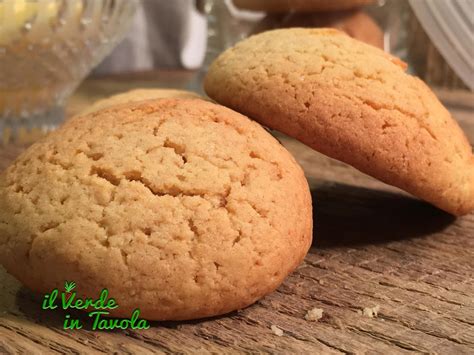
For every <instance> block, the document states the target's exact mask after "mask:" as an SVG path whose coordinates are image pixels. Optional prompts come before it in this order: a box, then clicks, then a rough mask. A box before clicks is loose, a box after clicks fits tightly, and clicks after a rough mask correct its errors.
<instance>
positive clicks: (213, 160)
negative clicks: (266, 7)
mask: <svg viewBox="0 0 474 355" xmlns="http://www.w3.org/2000/svg"><path fill="white" fill-rule="evenodd" d="M205 89H206V91H207V93H208V94H209V96H210V97H211V98H212V99H214V100H216V101H217V102H219V103H220V104H222V105H224V106H221V105H219V104H215V103H211V102H208V101H206V100H203V99H201V98H196V97H195V95H193V94H190V93H186V92H169V91H138V92H137V91H135V92H132V93H128V94H125V95H121V96H118V97H114V98H111V99H109V100H106V101H102V102H99V103H98V104H97V105H95V106H94V107H92V108H90V109H89V110H88V113H84V114H82V115H80V116H78V117H74V118H72V119H71V120H69V121H68V122H67V123H66V124H64V125H63V126H62V127H61V128H59V129H58V130H57V131H55V132H53V133H52V134H50V135H49V136H48V137H46V138H45V139H43V140H42V141H40V142H38V143H36V144H35V145H33V146H32V147H31V148H29V149H28V150H27V151H26V152H24V153H23V154H22V155H21V156H20V157H19V158H18V159H17V160H16V161H15V162H14V163H13V164H12V165H11V166H10V167H9V168H8V169H7V170H6V171H5V172H4V173H3V174H2V175H0V246H1V248H0V262H1V263H2V264H3V266H4V267H5V268H6V269H7V270H8V272H10V273H11V274H13V275H14V276H16V277H17V278H18V279H19V280H21V281H22V282H23V283H24V284H25V285H26V286H28V287H30V288H31V289H33V290H36V291H39V292H50V291H51V290H52V289H54V288H56V287H61V285H63V284H64V281H65V280H74V281H75V282H76V284H77V285H78V288H77V292H78V294H79V295H81V296H84V297H94V296H96V295H97V294H99V293H100V290H102V289H103V288H107V289H108V290H109V293H110V294H111V295H113V296H114V298H115V299H116V301H117V303H118V304H119V308H116V309H114V310H113V312H112V313H111V315H113V316H123V317H128V316H130V314H131V313H132V311H133V310H134V309H135V308H140V310H141V316H142V317H144V318H147V319H150V320H181V319H193V318H201V317H209V316H215V315H219V314H224V313H227V312H230V311H233V310H236V309H240V308H243V307H246V306H248V305H250V304H252V303H253V302H255V301H256V300H257V299H259V298H261V297H263V296H264V295H266V294H268V293H269V292H271V291H273V290H274V289H275V288H276V287H278V286H279V285H280V284H281V282H282V281H283V280H284V278H285V277H286V276H287V275H288V274H289V273H290V272H291V271H292V270H294V269H295V268H296V267H297V265H298V264H299V263H300V262H301V261H302V260H303V258H304V256H305V254H306V252H307V251H308V249H309V247H310V245H311V239H312V229H313V222H312V203H311V195H310V192H309V188H308V183H307V181H306V179H305V177H304V173H303V171H302V169H301V168H300V166H299V165H298V164H297V162H296V161H295V159H294V158H293V157H292V156H291V154H290V153H289V152H288V151H287V150H286V149H285V148H284V147H283V146H281V145H280V144H279V143H278V142H277V141H276V140H275V139H274V138H273V137H272V136H271V135H270V134H269V133H268V132H267V131H266V130H265V129H263V128H262V127H261V126H260V125H259V124H257V123H256V122H254V121H252V120H251V119H249V118H248V117H246V116H244V115H248V116H249V117H251V118H252V119H254V120H256V121H258V122H260V123H261V124H263V125H265V126H268V127H270V128H273V129H277V130H279V131H281V132H284V133H286V134H288V135H290V136H292V137H294V138H296V139H299V140H301V141H302V142H304V143H306V144H307V145H308V146H310V147H311V148H314V149H315V150H317V151H319V152H321V153H323V154H326V155H328V156H330V157H333V158H335V159H339V160H341V161H343V162H346V163H348V164H350V165H353V166H354V167H356V168H358V169H359V170H361V171H363V172H365V173H367V174H370V175H372V176H374V177H376V178H378V179H380V180H382V181H384V182H386V183H389V184H392V185H395V186H398V187H400V188H402V189H404V190H406V191H408V192H410V193H412V194H414V195H416V196H418V197H420V198H422V199H424V200H426V201H428V202H430V203H432V204H434V205H436V206H438V207H440V208H442V209H444V210H445V211H447V212H449V213H452V214H455V215H463V214H467V213H469V212H471V211H472V210H473V209H474V157H473V155H472V149H471V146H470V145H469V143H468V141H467V139H466V137H465V136H464V134H463V132H462V131H461V129H460V128H459V126H458V125H457V123H456V122H455V121H454V120H453V119H452V118H451V116H450V114H449V112H448V111H447V110H446V109H445V108H444V107H443V105H442V104H441V103H440V102H439V101H438V100H437V98H436V97H435V95H434V94H433V93H432V92H431V91H430V89H429V88H428V87H427V86H426V85H424V84H423V83H422V82H421V81H420V80H418V79H417V78H415V77H412V76H410V75H408V74H406V73H405V65H404V63H402V62H401V61H400V60H398V59H397V58H394V57H392V56H390V55H388V54H386V53H385V52H383V51H382V50H379V49H377V48H375V47H373V46H370V45H367V44H364V43H362V42H359V41H357V40H355V39H352V38H350V37H349V36H347V35H345V34H344V33H342V32H339V31H337V30H333V29H288V30H275V31H270V32H265V33H262V34H259V35H256V36H254V37H251V38H249V39H246V40H244V41H243V42H241V43H239V44H237V45H236V46H235V47H234V48H231V49H229V50H227V51H226V52H225V53H223V54H222V55H221V56H220V57H219V58H218V59H217V60H216V61H215V62H214V63H213V64H212V66H211V68H210V71H209V73H208V76H207V78H206V81H205ZM225 106H227V107H225ZM234 110H235V111H234ZM316 228H317V226H316ZM316 235H317V233H316ZM334 237H335V238H337V236H334Z"/></svg>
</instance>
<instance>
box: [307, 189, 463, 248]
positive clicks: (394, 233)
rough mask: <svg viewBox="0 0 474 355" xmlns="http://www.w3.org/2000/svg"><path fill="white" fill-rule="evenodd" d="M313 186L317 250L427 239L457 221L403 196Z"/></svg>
mask: <svg viewBox="0 0 474 355" xmlns="http://www.w3.org/2000/svg"><path fill="white" fill-rule="evenodd" d="M312 186H313V188H312V190H311V195H312V197H313V217H314V241H313V246H316V247H318V248H331V247H337V246H356V245H364V244H378V243H385V242H390V241H395V240H403V239H412V238H419V237H426V236H429V235H430V234H433V233H436V232H439V231H442V230H443V229H444V228H446V227H447V226H448V225H449V224H451V223H452V222H454V220H455V217H454V216H451V215H450V214H447V213H446V212H443V211H441V210H439V209H437V208H436V207H434V206H431V205H430V204H428V203H426V202H423V201H420V200H417V199H415V198H413V197H410V196H407V195H403V194H402V193H399V194H398V193H394V192H389V191H382V190H373V189H367V188H363V187H357V186H351V185H345V184H339V183H328V182H321V183H319V184H318V182H316V183H313V184H312Z"/></svg>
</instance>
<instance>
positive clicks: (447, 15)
mask: <svg viewBox="0 0 474 355" xmlns="http://www.w3.org/2000/svg"><path fill="white" fill-rule="evenodd" d="M288 27H333V28H337V29H339V30H342V31H344V32H346V33H347V34H348V35H350V36H352V37H354V38H356V39H358V40H361V41H364V42H366V43H368V44H370V45H373V46H376V47H379V48H381V49H383V50H385V51H387V52H390V53H392V54H394V55H395V56H398V57H400V58H401V59H402V60H403V61H405V62H406V63H407V64H408V71H409V72H410V73H412V74H414V75H417V76H419V77H420V78H422V79H423V80H424V81H426V82H427V83H428V84H429V85H430V86H432V87H434V88H437V89H441V90H448V91H457V92H470V91H472V90H473V89H474V68H473V63H474V61H473V60H472V59H473V57H474V1H473V0H173V1H170V0H0V133H1V134H0V138H1V141H2V142H3V144H6V143H8V142H10V141H12V140H15V139H16V140H23V141H28V140H31V139H34V138H36V137H37V135H38V134H42V132H45V131H48V130H50V129H54V127H56V126H57V125H58V124H59V123H60V122H61V121H62V120H63V119H64V118H65V117H68V116H71V115H74V114H76V113H78V112H80V111H81V109H83V108H84V106H87V105H88V104H90V102H92V101H94V100H97V99H100V98H102V97H106V96H109V95H112V94H115V93H117V92H121V91H125V90H129V89H132V88H135V87H168V88H179V89H187V90H191V91H194V92H197V93H200V94H204V93H203V90H202V79H203V77H204V75H205V73H206V71H207V68H208V66H209V65H210V63H211V62H212V61H213V60H214V59H215V58H216V57H217V56H218V55H219V53H221V52H222V51H224V50H225V49H226V48H228V47H230V46H232V45H234V44H235V43H236V42H238V41H239V40H241V39H243V38H246V37H248V36H250V35H252V34H256V33H259V32H262V31H267V30H271V29H276V28H288ZM86 78H87V80H86V81H84V79H86ZM78 87H79V90H77V88H78ZM73 93H74V95H72V94H73ZM71 95H72V96H71ZM469 97H470V96H469ZM65 111H66V113H65Z"/></svg>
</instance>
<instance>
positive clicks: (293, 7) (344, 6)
mask: <svg viewBox="0 0 474 355" xmlns="http://www.w3.org/2000/svg"><path fill="white" fill-rule="evenodd" d="M233 2H234V5H235V6H236V7H238V8H240V9H244V10H252V11H264V12H290V11H296V12H325V11H338V10H348V9H355V8H357V7H360V6H365V5H369V4H372V3H374V0H233Z"/></svg>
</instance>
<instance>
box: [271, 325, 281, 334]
mask: <svg viewBox="0 0 474 355" xmlns="http://www.w3.org/2000/svg"><path fill="white" fill-rule="evenodd" d="M270 329H271V330H272V333H273V334H275V335H276V336H278V337H281V336H283V330H281V329H280V328H278V327H277V326H276V325H272V326H271V327H270Z"/></svg>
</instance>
